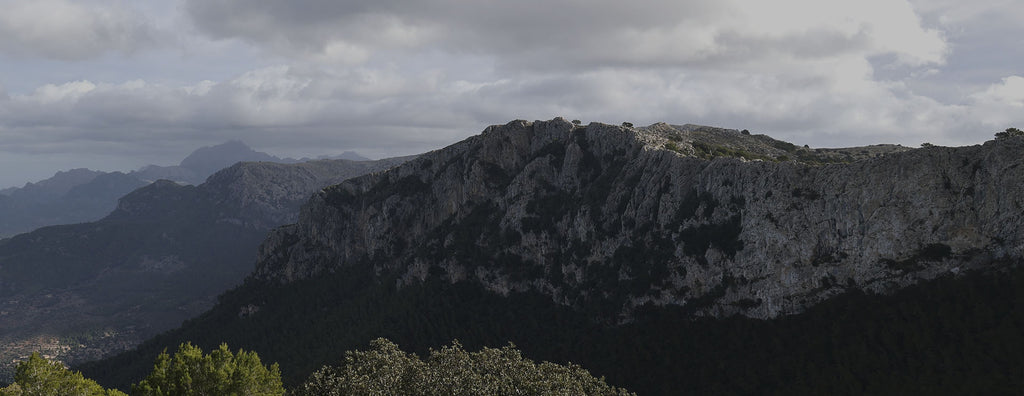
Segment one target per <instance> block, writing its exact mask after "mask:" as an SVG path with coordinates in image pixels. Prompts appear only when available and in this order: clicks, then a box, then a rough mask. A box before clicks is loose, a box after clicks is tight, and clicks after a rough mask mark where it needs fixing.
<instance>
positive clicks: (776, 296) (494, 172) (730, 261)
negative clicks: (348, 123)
mask: <svg viewBox="0 0 1024 396" xmlns="http://www.w3.org/2000/svg"><path fill="white" fill-rule="evenodd" d="M699 130H700V129H696V130H695V131H699ZM716 131H717V132H716V133H726V132H728V133H730V134H732V135H733V137H734V138H735V139H736V140H742V139H746V140H750V139H763V138H758V137H756V136H745V135H742V134H741V133H739V132H738V131H727V130H720V129H719V130H716ZM692 132H694V131H687V130H685V129H680V128H675V127H671V126H668V125H667V124H655V125H653V126H651V127H648V128H630V127H620V126H611V125H603V124H590V125H588V126H585V127H584V126H579V125H573V124H571V123H569V122H568V121H565V120H564V119H555V120H552V121H538V122H532V123H531V122H526V121H513V122H510V123H509V124H506V125H503V126H492V127H489V128H487V129H486V130H485V131H484V132H483V133H482V134H481V135H478V136H474V137H471V138H469V139H467V140H464V141H463V142H460V143H456V144H455V145H452V146H449V147H447V148H445V149H442V150H437V151H434V152H430V153H427V154H424V155H423V156H421V157H419V158H417V159H416V160H415V161H411V162H410V163H408V164H406V165H404V166H401V167H398V168H395V169H393V170H392V171H391V172H388V173H384V174H377V175H370V176H365V177H362V178H356V179H353V180H349V181H347V182H345V183H342V184H340V185H337V186H332V187H330V188H327V189H325V190H324V191H322V192H320V193H318V194H316V195H315V196H314V197H313V199H312V200H311V201H310V202H309V203H308V204H307V205H305V206H304V208H303V210H302V214H301V216H300V220H299V223H297V224H296V225H290V226H285V227H282V228H279V229H277V230H275V231H274V232H273V233H272V234H271V236H270V237H269V238H268V240H267V242H265V243H264V245H263V246H261V248H260V254H259V259H258V266H257V270H256V274H255V276H256V277H261V278H265V279H277V280H278V281H280V282H289V281H293V280H296V279H302V278H305V277H309V276H315V275H316V274H318V273H322V272H324V271H331V270H332V269H331V268H334V267H336V266H339V265H340V266H344V265H372V266H373V268H374V269H375V271H377V272H379V273H396V274H398V276H399V278H400V279H401V280H400V281H399V282H401V283H408V282H422V281H423V280H424V279H426V277H428V276H430V275H431V274H435V273H440V274H442V275H441V276H442V277H443V278H446V279H448V280H449V281H451V282H455V281H461V280H466V279H471V280H474V281H477V282H481V283H482V284H484V285H486V287H487V288H488V289H489V290H491V291H494V292H497V293H499V294H503V293H508V292H509V291H527V290H533V291H538V292H541V293H544V294H548V295H550V296H551V297H552V298H553V299H554V300H555V301H559V302H560V303H563V304H568V305H579V306H582V305H586V304H590V303H591V302H593V303H598V304H600V305H608V306H607V307H606V308H607V309H609V310H611V312H615V314H612V315H611V316H619V319H625V320H628V317H629V312H630V311H631V310H633V309H635V308H636V307H639V306H641V305H644V304H647V303H653V304H657V305H663V304H673V305H690V306H691V307H694V308H695V309H696V312H698V313H699V314H703V315H712V316H727V315H731V314H735V313H739V314H743V315H748V316H752V317H761V318H770V317H774V316H777V315H780V314H788V313H796V312H800V311H801V310H802V309H804V308H806V307H807V306H809V305H813V304H814V303H817V302H820V301H822V300H824V299H827V298H830V297H831V296H834V295H836V294H839V293H843V292H845V291H847V290H848V289H850V288H859V289H864V290H870V291H881V290H886V289H892V288H894V287H901V286H906V285H909V284H912V283H915V282H917V281H919V280H922V279H932V278H935V277H936V276H939V275H941V274H943V273H946V272H950V271H953V272H956V271H960V270H967V269H970V268H978V267H983V266H985V265H987V263H990V262H993V261H994V260H996V259H999V258H1002V257H1005V256H1010V257H1020V256H1021V253H1022V252H1021V251H1022V247H1021V246H1020V241H1021V240H1022V235H1021V234H1020V232H1019V231H1018V230H1017V228H1016V227H1015V226H1014V224H1020V221H1021V219H1020V213H1019V211H1016V209H1018V208H1019V207H1020V205H1021V203H1020V198H1011V197H1024V191H1019V190H1020V187H1018V186H1020V185H1022V184H1024V183H1019V182H1016V181H1018V180H1019V179H1024V174H1022V173H1021V172H1020V171H1019V170H1018V171H1012V170H1015V169H1018V168H1017V166H1018V165H1019V164H1020V160H1019V159H1018V157H1017V156H1016V154H1015V153H1017V152H1019V151H1020V150H1022V149H1024V145H1022V142H1021V141H1020V140H1019V139H1014V140H1006V141H999V142H989V143H986V145H984V146H974V147H966V148H940V147H933V148H922V149H914V150H908V149H902V148H900V149H892V150H890V151H893V152H892V153H891V155H879V156H876V157H875V159H872V160H869V161H858V160H855V161H853V162H848V163H847V162H845V161H844V160H843V158H841V157H842V156H839V158H837V157H836V156H832V157H828V156H825V155H819V156H816V157H807V158H810V159H809V160H805V161H806V162H801V160H800V159H796V160H791V159H780V157H784V156H785V153H791V152H792V151H794V149H790V151H786V150H782V149H777V148H774V147H771V146H772V144H766V146H769V147H771V149H770V150H769V149H765V150H760V151H759V152H757V153H753V154H751V153H752V152H751V151H750V150H747V149H743V148H742V147H732V148H730V147H726V150H722V149H712V150H710V151H711V152H710V153H709V152H707V151H704V150H703V149H702V147H701V146H705V147H707V146H708V142H707V141H706V140H705V141H701V140H694V139H693V137H692V136H693V133H692ZM673 133H675V134H676V135H673ZM734 141H735V140H734ZM722 144H728V143H727V142H724V143H722ZM733 146H735V145H733ZM772 150H775V151H772ZM796 150H799V149H796ZM716 152H718V153H720V154H725V155H712V157H711V159H710V160H709V159H707V158H702V156H706V155H707V154H715V153H716ZM830 158H832V159H831V160H830ZM830 162H831V163H830ZM947 165H950V169H948V170H947V169H946V166H947ZM1008 170H1010V171H1008ZM929 210H930V211H931V212H929ZM936 210H939V211H942V212H941V213H936V212H935V211H936ZM981 219H984V220H981ZM916 224H919V225H920V226H921V228H920V229H919V228H913V229H912V228H911V227H910V226H911V225H916ZM466 230H472V231H466ZM804 233H806V235H803V234H804ZM807 236H810V237H809V238H808V237H807ZM649 256H657V259H645V258H644V257H649ZM608 259H610V260H608ZM471 261H473V262H479V264H476V263H471ZM371 263H372V264H371ZM609 271H610V272H609ZM595 282H596V283H595ZM619 282H625V283H626V284H628V285H630V286H628V287H625V288H623V287H615V285H616V284H617V283H619ZM606 283H607V284H606ZM598 286H603V289H604V290H620V291H619V292H617V293H620V295H600V296H595V295H593V293H590V292H588V290H593V289H594V288H595V287H598ZM621 289H630V290H633V291H632V292H625V293H623V292H621ZM701 304H703V305H706V306H703V307H700V306H698V305H701ZM609 319H612V318H611V317H610V318H609Z"/></svg>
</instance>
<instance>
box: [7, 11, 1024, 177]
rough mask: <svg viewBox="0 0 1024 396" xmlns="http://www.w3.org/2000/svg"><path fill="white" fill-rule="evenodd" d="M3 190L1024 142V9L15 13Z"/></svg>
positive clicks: (11, 15) (10, 22) (10, 21)
mask: <svg viewBox="0 0 1024 396" xmlns="http://www.w3.org/2000/svg"><path fill="white" fill-rule="evenodd" d="M0 9H3V10H4V11H3V13H0V188H2V187H7V186H17V185H22V184H24V183H25V182H29V181H37V180H41V179H44V178H46V177H49V176H51V175H53V174H54V172H56V171H59V170H67V169H72V168H79V167H88V168H91V169H97V170H105V171H115V170H121V171H127V170H132V169H137V168H139V167H141V166H144V165H147V164H158V165H173V164H177V163H178V161H180V160H181V159H182V158H184V157H185V156H186V155H188V153H190V152H191V151H192V150H194V149H196V148H199V147H202V146H210V145H214V144H219V143H222V142H225V141H227V140H236V139H237V140H242V141H244V142H246V143H247V144H248V145H250V146H252V147H253V148H255V149H257V150H259V151H265V152H268V153H271V154H274V155H277V156H281V157H285V156H291V157H295V158H299V157H314V156H319V155H334V154H339V153H341V152H343V151H348V150H353V151H356V152H358V153H360V154H362V155H364V156H368V157H371V158H381V157H387V156H395V155H407V154H414V153H420V152H424V151H428V150H432V149H437V148H441V147H444V146H446V145H449V144H451V143H454V142H457V141H459V140H462V139H464V138H466V137H469V136H472V135H475V134H478V133H480V131H482V130H483V129H484V128H485V127H486V126H488V125H492V124H504V123H506V122H508V121H511V120H515V119H527V120H544V119H551V118H554V117H557V116H562V117H565V118H567V119H579V120H582V121H583V122H584V123H588V122H591V121H597V122H606V123H612V124H619V123H621V122H623V121H629V122H632V123H633V124H635V125H638V126H640V125H649V124H652V123H655V122H667V123H670V124H685V123H694V124H703V125H712V126H719V127H725V128H735V129H748V130H750V131H751V132H753V133H764V134H767V135H770V136H772V137H775V138H778V139H782V140H786V141H790V142H793V143H796V144H799V145H804V144H807V145H810V146H812V147H841V146H854V145H867V144H878V143H898V144H903V145H910V146H915V147H916V146H918V145H920V144H921V143H923V142H930V143H933V144H937V145H950V146H960V145H971V144H978V143H982V142H984V141H986V140H989V139H991V138H992V137H993V134H994V133H995V132H997V131H1001V130H1004V129H1006V128H1008V127H1018V126H1024V24H1021V23H1020V21H1021V20H1024V2H1021V1H1019V0H972V1H969V2H968V1H962V0H859V1H849V0H843V1H835V0H775V1H763V0H680V1H664V0H632V1H628V2H627V1H622V0H614V1H611V0H518V1H497V0H476V1H472V0H287V1H285V0H276V1H271V0H95V1H93V0H78V1H70V0H0Z"/></svg>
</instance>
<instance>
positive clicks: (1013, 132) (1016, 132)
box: [996, 128, 1024, 139]
mask: <svg viewBox="0 0 1024 396" xmlns="http://www.w3.org/2000/svg"><path fill="white" fill-rule="evenodd" d="M1013 136H1024V131H1022V130H1020V129H1017V128H1006V130H1005V131H1002V132H996V139H1005V138H1008V137H1013Z"/></svg>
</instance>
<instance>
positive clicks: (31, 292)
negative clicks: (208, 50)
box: [0, 142, 408, 379]
mask: <svg viewBox="0 0 1024 396" xmlns="http://www.w3.org/2000/svg"><path fill="white" fill-rule="evenodd" d="M242 148H244V145H241V144H240V143H237V142H233V143H228V144H227V145H224V146H217V147H214V148H208V149H203V150H200V151H197V153H198V154H196V155H193V156H190V159H188V160H187V161H183V163H184V164H185V166H189V167H191V168H189V169H193V168H194V169H196V170H201V169H212V167H215V166H217V164H219V163H223V162H225V161H227V160H224V161H222V162H219V163H218V162H211V161H206V160H199V159H197V158H202V157H204V156H206V158H209V157H214V156H222V155H226V154H225V153H234V154H237V155H236V158H237V157H238V156H241V155H243V154H244V153H246V152H248V151H246V150H244V149H242ZM222 149H223V150H222ZM218 153H219V154H218ZM257 156H258V157H259V158H263V159H266V158H268V157H266V156H264V155H258V154H257ZM407 159H408V158H393V159H384V160H378V161H349V160H316V161H309V162H303V163H296V164H280V163H274V162H241V163H236V164H234V165H232V166H230V167H228V168H226V169H223V170H221V171H219V172H216V173H214V174H213V175H211V176H210V177H209V178H208V179H207V181H206V182H204V183H202V184H199V185H198V186H192V185H182V184H179V183H176V182H172V181H168V180H159V181H156V182H154V183H151V184H149V185H146V186H144V187H142V188H139V189H137V190H135V191H133V192H131V193H129V194H127V195H125V196H124V197H123V198H121V199H120V200H118V201H116V202H117V206H116V208H115V209H114V210H113V211H112V212H111V213H110V214H109V215H107V216H105V217H104V218H102V219H101V220H97V221H93V222H86V223H80V224H73V225H58V226H49V227H44V228H40V229H37V230H35V231H32V232H28V233H24V234H20V235H17V236H15V237H13V238H9V239H3V240H0V361H2V362H11V361H12V360H16V359H17V358H19V357H23V356H27V354H28V353H30V352H32V351H43V352H44V354H46V355H48V356H51V357H54V358H58V359H60V360H63V361H65V362H70V363H73V362H80V361H82V360H86V359H95V358H98V357H101V356H105V355H108V354H110V353H114V352H116V351H119V350H124V349H126V348H130V347H132V346H134V345H136V344H137V343H139V342H141V341H142V340H144V339H146V338H148V337H151V336H153V335H155V334H157V333H159V332H162V331H164V330H167V329H170V328H173V327H174V326H177V325H179V324H180V323H181V322H182V321H183V320H185V319H188V318H190V317H192V316H195V315H197V314H199V313H201V312H203V311H205V310H206V309H208V308H209V307H210V306H211V305H212V304H213V303H214V302H215V297H216V296H217V295H218V294H220V293H222V292H223V291H224V290H227V289H228V288H230V287H232V286H234V285H237V284H238V283H240V282H241V281H242V279H243V278H244V277H245V276H246V275H247V274H249V273H250V272H251V271H252V268H253V263H254V260H255V255H256V248H257V246H258V245H259V243H260V242H261V241H262V240H263V239H264V238H265V236H266V233H267V232H268V231H269V230H270V229H272V228H274V227H277V226H280V225H282V224H287V223H291V222H294V221H296V220H297V219H298V209H299V206H300V205H301V204H302V203H303V202H305V201H306V200H307V199H308V198H309V196H310V195H311V194H312V193H314V192H315V191H317V190H319V189H321V188H323V187H325V186H328V185H332V184H336V183H339V182H341V181H343V180H345V179H348V178H350V177H354V176H359V175H363V174H366V173H371V172H377V171H381V170H384V169H387V168H389V167H392V166H395V165H397V164H400V163H402V162H404V161H406V160H407ZM113 176H123V177H133V176H131V175H124V174H104V173H97V172H91V171H86V170H76V171H71V172H66V173H64V174H59V175H58V177H55V178H54V179H51V180H48V181H45V182H41V183H36V184H33V185H30V186H28V187H26V188H24V189H21V190H19V191H17V192H16V193H17V194H29V193H32V192H35V191H40V192H39V194H41V195H46V194H50V195H51V196H62V197H67V196H72V195H74V194H76V192H77V191H84V190H86V189H87V188H96V187H99V186H101V184H99V181H101V180H103V179H105V178H110V177H113ZM90 178H91V180H90V181H88V182H83V180H87V179H90ZM72 179H73V180H72ZM65 181H66V183H64V184H61V183H60V182H65ZM75 183H78V184H77V185H75V186H74V187H68V185H71V184H75ZM10 368H11V367H4V368H3V370H9V369H10ZM0 371H2V370H0ZM7 374H10V373H9V371H8V372H7ZM0 379H2V376H0Z"/></svg>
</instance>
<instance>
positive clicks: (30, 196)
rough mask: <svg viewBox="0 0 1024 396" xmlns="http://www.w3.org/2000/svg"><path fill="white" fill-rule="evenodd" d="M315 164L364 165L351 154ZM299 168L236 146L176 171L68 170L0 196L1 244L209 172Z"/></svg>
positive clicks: (206, 150) (198, 155) (201, 153)
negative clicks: (260, 166) (250, 166)
mask: <svg viewBox="0 0 1024 396" xmlns="http://www.w3.org/2000/svg"><path fill="white" fill-rule="evenodd" d="M318 159H346V160H351V161H368V160H369V159H367V158H365V157H362V156H360V155H358V154H356V153H353V152H350V151H349V152H345V153H342V154H341V155H338V156H335V157H330V158H328V157H321V158H318ZM243 161H248V162H259V161H265V162H276V163H287V164H290V163H300V162H306V161H310V159H308V158H303V159H300V160H296V159H292V158H278V157H275V156H272V155H270V154H267V153H262V152H257V151H255V150H253V149H252V148H249V147H248V146H246V145H245V143H242V142H240V141H229V142H226V143H223V144H219V145H216V146H211V147H203V148H200V149H197V150H195V151H194V152H192V153H191V154H190V155H189V156H187V157H186V158H185V159H183V160H182V161H181V163H180V164H179V165H174V166H157V165H149V166H146V167H143V168H142V169H139V170H136V171H132V172H128V173H123V172H101V171H93V170H89V169H72V170H69V171H62V172H57V174H55V175H54V176H53V177H51V178H49V179H46V180H42V181H39V182H36V183H28V184H26V185H25V186H23V187H11V188H6V189H3V190H0V238H3V237H9V236H12V235H15V234H19V233H23V232H28V231H31V230H34V229H37V228H39V227H44V226H50V225H58V224H74V223H81V222H86V221H94V220H98V219H100V218H102V217H103V216H106V215H107V214H109V213H110V211H112V210H113V209H114V207H115V206H116V205H117V199H118V198H120V197H122V196H124V195H125V194H127V193H129V192H131V191H133V190H135V189H137V188H139V187H142V186H145V185H146V184H149V183H151V182H154V181H156V180H171V181H174V182H177V183H180V184H192V185H198V184H200V183H202V182H203V181H205V180H206V178H207V177H209V176H210V175H212V174H213V173H214V172H216V171H218V170H221V169H224V168H226V167H229V166H231V165H233V164H235V163H238V162H243Z"/></svg>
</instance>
